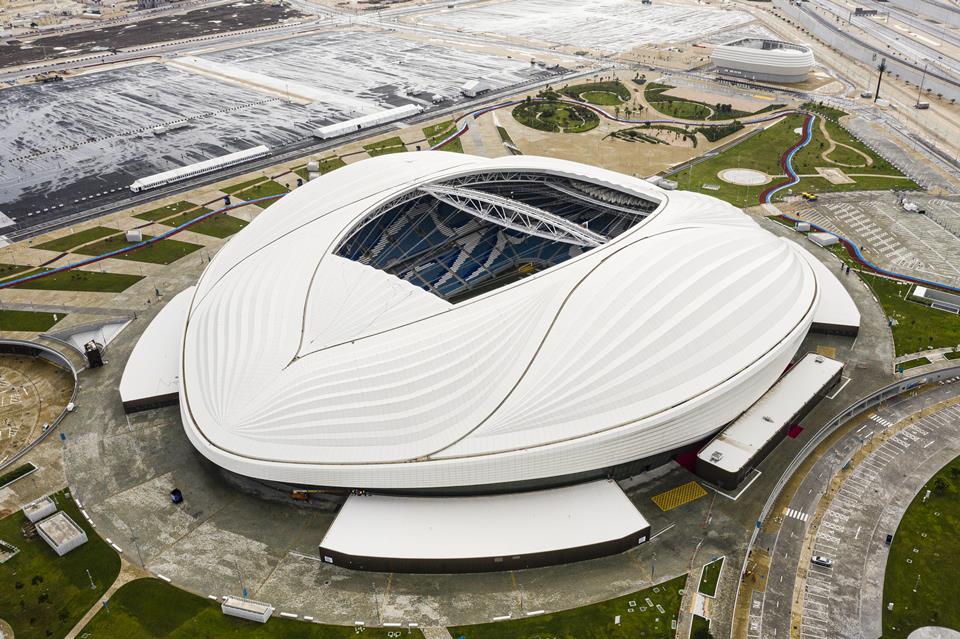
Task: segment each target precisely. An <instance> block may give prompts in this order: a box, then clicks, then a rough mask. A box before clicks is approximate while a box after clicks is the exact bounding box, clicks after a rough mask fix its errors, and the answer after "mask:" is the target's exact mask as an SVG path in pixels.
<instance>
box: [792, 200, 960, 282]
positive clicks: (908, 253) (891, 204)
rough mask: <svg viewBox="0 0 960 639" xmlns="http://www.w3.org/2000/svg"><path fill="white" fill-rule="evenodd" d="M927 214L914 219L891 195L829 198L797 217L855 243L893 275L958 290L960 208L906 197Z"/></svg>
mask: <svg viewBox="0 0 960 639" xmlns="http://www.w3.org/2000/svg"><path fill="white" fill-rule="evenodd" d="M906 199H907V200H908V201H910V202H914V203H916V204H917V205H918V206H919V207H920V208H922V209H924V210H925V211H926V214H925V215H920V214H917V213H910V212H907V211H905V210H903V208H902V207H901V206H900V205H899V204H898V203H897V197H896V196H894V195H893V194H890V193H873V194H870V195H869V196H865V195H864V194H862V193H860V194H850V195H840V194H838V195H830V196H825V197H823V198H821V202H819V203H818V204H817V205H816V206H815V207H813V208H804V209H802V210H800V211H798V217H800V218H802V219H804V220H807V221H810V222H814V223H815V224H818V225H820V226H823V227H824V228H826V229H828V230H831V231H833V232H836V233H839V234H841V235H843V236H844V237H847V238H849V239H850V240H851V241H853V242H855V243H856V244H857V245H858V246H859V247H860V248H861V251H862V252H863V254H864V256H865V257H866V258H867V259H869V260H870V261H871V262H873V263H874V264H877V265H878V266H881V267H883V268H886V269H889V270H891V271H895V272H899V273H905V274H907V275H913V276H915V277H921V278H924V279H930V280H934V281H937V282H943V283H946V284H950V285H952V286H958V285H960V202H957V201H955V200H950V199H945V198H936V197H930V196H927V195H922V194H913V193H908V194H907V195H906Z"/></svg>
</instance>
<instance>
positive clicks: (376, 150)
mask: <svg viewBox="0 0 960 639" xmlns="http://www.w3.org/2000/svg"><path fill="white" fill-rule="evenodd" d="M363 148H364V150H365V151H366V152H367V155H369V156H370V157H372V158H375V157H377V156H378V155H387V154H388V153H405V152H406V150H407V145H405V144H404V143H403V140H401V139H400V136H398V135H396V136H394V137H392V138H387V139H386V140H380V141H379V142H372V143H370V144H365V145H363Z"/></svg>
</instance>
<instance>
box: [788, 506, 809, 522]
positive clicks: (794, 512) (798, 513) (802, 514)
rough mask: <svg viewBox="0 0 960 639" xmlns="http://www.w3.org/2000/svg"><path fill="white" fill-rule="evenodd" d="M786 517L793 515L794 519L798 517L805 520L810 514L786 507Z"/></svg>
mask: <svg viewBox="0 0 960 639" xmlns="http://www.w3.org/2000/svg"><path fill="white" fill-rule="evenodd" d="M787 517H793V518H794V519H799V520H800V521H807V520H808V519H810V515H808V514H807V513H805V512H801V511H799V510H796V509H793V508H787Z"/></svg>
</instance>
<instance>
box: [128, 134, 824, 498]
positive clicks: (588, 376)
mask: <svg viewBox="0 0 960 639" xmlns="http://www.w3.org/2000/svg"><path fill="white" fill-rule="evenodd" d="M823 278H833V275H832V274H831V273H829V271H828V270H826V269H815V268H813V267H812V266H811V265H810V264H809V263H808V261H807V259H806V257H805V256H804V250H803V249H802V248H801V247H799V246H797V245H796V244H794V243H793V242H790V241H788V240H785V239H780V238H777V237H776V236H774V235H772V234H771V233H769V232H767V231H765V230H763V229H762V228H760V227H759V226H758V225H757V224H756V223H755V222H754V221H753V220H751V219H750V218H749V217H748V216H747V215H745V214H744V213H743V212H742V211H740V210H739V209H736V208H734V207H733V206H731V205H729V204H726V203H724V202H721V201H719V200H716V199H714V198H711V197H707V196H703V195H698V194H694V193H688V192H682V191H664V190H662V189H660V188H658V187H656V186H653V185H651V184H650V183H649V182H646V181H644V180H640V179H636V178H632V177H629V176H626V175H622V174H618V173H614V172H611V171H606V170H603V169H599V168H595V167H591V166H587V165H583V164H578V163H574V162H568V161H563V160H557V159H551V158H543V157H534V156H512V157H503V158H496V159H487V158H480V157H472V156H468V155H462V154H454V153H443V152H436V151H431V152H421V153H403V154H394V155H385V156H381V157H378V158H374V159H371V160H365V161H363V162H359V163H356V164H352V165H349V166H347V167H344V168H342V169H339V170H338V171H336V173H335V174H328V175H325V176H322V177H320V178H318V179H316V180H314V181H311V182H310V183H309V184H308V185H306V186H304V187H303V188H301V189H298V190H296V191H294V192H292V193H291V194H290V195H288V196H286V197H285V198H284V199H283V200H282V201H281V202H279V203H277V204H276V205H275V206H273V207H271V208H270V209H269V210H268V211H266V212H264V213H262V214H261V215H260V216H259V217H257V218H256V219H255V220H254V221H253V222H252V223H251V224H250V225H249V226H248V227H247V228H246V229H244V230H243V231H241V232H240V233H238V234H237V235H236V236H235V237H234V238H233V239H232V240H231V241H230V242H229V243H228V244H227V245H226V246H225V247H224V248H223V249H222V250H221V251H220V252H219V253H218V254H217V256H216V257H215V258H214V259H213V260H212V262H211V263H210V264H209V265H208V267H207V268H206V270H205V272H204V273H203V275H202V276H201V278H200V280H199V282H198V283H197V286H196V289H195V290H194V291H192V292H191V293H190V300H189V304H188V309H187V312H186V320H185V322H184V323H183V324H182V326H183V329H182V330H183V334H182V340H181V345H180V353H179V366H180V375H179V377H180V379H179V394H180V396H179V400H180V408H181V415H182V419H183V425H184V428H185V430H186V433H187V435H188V437H189V438H190V440H191V441H192V443H193V444H194V446H196V448H197V449H198V450H199V451H200V452H201V453H202V454H203V455H204V456H206V457H207V458H208V459H210V460H212V461H213V462H214V463H216V464H218V465H220V466H222V467H224V468H226V469H228V470H231V471H233V472H236V473H239V474H242V475H246V476H251V477H255V478H261V479H268V480H274V481H280V482H287V483H290V484H298V485H322V486H342V487H351V488H381V489H396V490H420V489H449V488H458V489H462V488H468V487H469V488H471V489H478V490H487V489H494V488H496V489H502V488H505V487H508V486H511V485H518V484H522V485H549V484H550V483H555V482H556V481H557V478H564V480H569V479H573V478H587V477H598V476H604V475H605V474H606V473H607V472H609V471H610V469H613V468H618V467H622V466H623V465H629V464H634V463H636V461H637V460H651V459H665V456H666V455H669V454H671V453H672V452H673V451H676V450H677V449H678V448H681V447H683V446H686V445H688V444H691V443H693V442H696V441H699V440H701V439H703V438H705V437H706V436H708V435H710V434H711V433H714V432H716V431H717V430H718V429H719V428H721V427H722V426H723V425H725V424H727V423H729V422H730V421H732V420H733V419H735V418H736V417H737V416H738V415H739V414H741V413H742V412H743V411H744V410H746V409H747V408H748V407H749V406H750V405H751V404H753V403H754V402H755V401H756V400H757V399H758V398H759V397H760V396H761V395H763V394H764V393H765V392H766V391H767V389H769V388H770V387H771V386H772V385H773V384H774V382H775V381H776V380H777V378H778V377H779V376H780V375H781V373H782V372H783V371H784V369H785V368H786V366H787V364H788V363H789V362H790V360H791V358H793V357H794V355H795V354H796V353H797V351H798V348H799V346H800V343H801V342H802V340H803V339H804V337H805V335H806V334H807V332H808V330H810V328H811V325H812V324H813V323H814V322H815V321H816V318H817V314H818V312H821V309H820V306H821V300H822V291H823V290H824V284H823V283H822V280H823ZM833 290H835V291H836V290H837V289H835V288H834V289H833ZM158 334H159V333H158ZM168 341H169V343H170V344H171V345H172V346H176V345H177V340H174V339H172V338H168ZM138 348H139V347H138ZM150 350H151V349H147V348H144V349H143V352H150ZM131 382H132V380H131ZM147 385H149V384H147Z"/></svg>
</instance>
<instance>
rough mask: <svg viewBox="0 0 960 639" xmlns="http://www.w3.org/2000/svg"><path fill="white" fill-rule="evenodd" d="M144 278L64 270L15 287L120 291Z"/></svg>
mask: <svg viewBox="0 0 960 639" xmlns="http://www.w3.org/2000/svg"><path fill="white" fill-rule="evenodd" d="M142 279H143V278H142V277H140V276H139V275H127V274H125V273H101V272H100V271H81V270H79V269H74V270H72V271H62V272H60V273H56V274H54V275H50V276H48V277H42V278H40V279H37V280H32V281H30V282H24V283H23V284H17V285H16V286H14V287H13V288H22V289H29V290H34V291H78V292H83V293H120V292H122V291H125V290H127V289H128V288H130V287H131V286H133V285H134V284H136V283H137V282H139V281H140V280H142Z"/></svg>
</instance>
